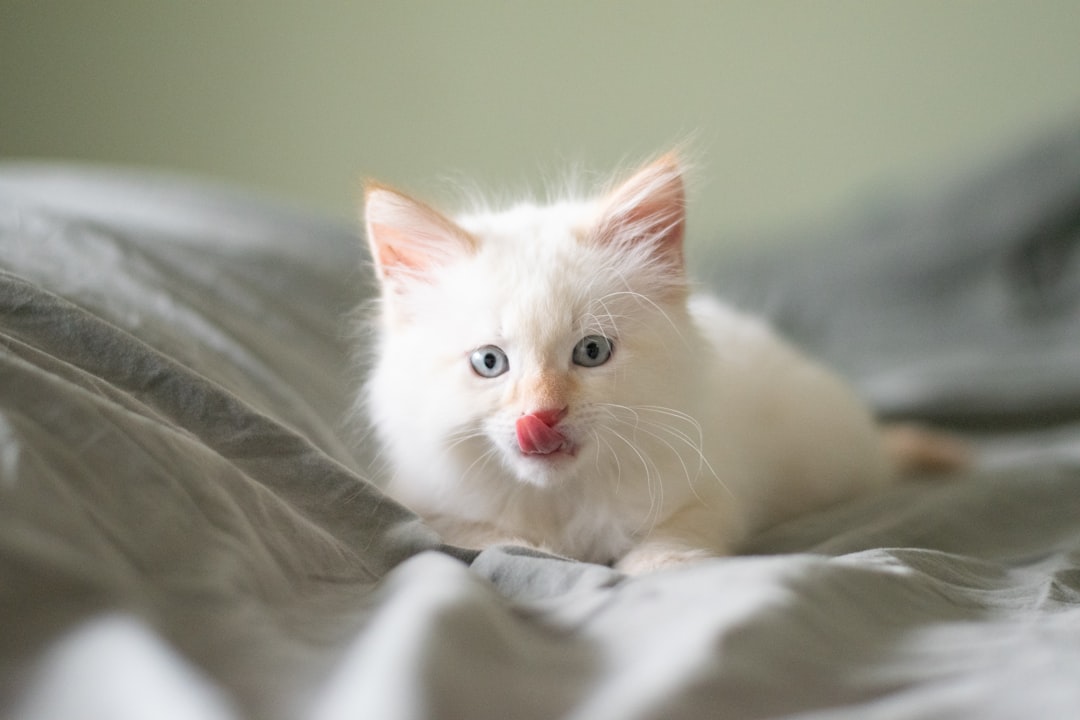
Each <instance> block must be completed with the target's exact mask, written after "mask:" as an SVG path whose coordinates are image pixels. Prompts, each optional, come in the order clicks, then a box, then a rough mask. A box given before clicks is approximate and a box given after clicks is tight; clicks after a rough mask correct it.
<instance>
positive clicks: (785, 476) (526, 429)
mask: <svg viewBox="0 0 1080 720" xmlns="http://www.w3.org/2000/svg"><path fill="white" fill-rule="evenodd" d="M683 212H684V210H683V189H682V181H681V175H680V171H679V167H678V164H677V162H676V161H675V159H674V158H672V157H665V158H662V159H661V160H659V161H657V162H656V163H653V164H652V165H649V166H647V167H646V168H644V169H643V170H641V171H640V172H638V173H637V174H636V175H634V176H633V177H632V178H630V179H629V180H628V181H626V182H625V183H624V184H623V185H621V186H619V187H618V188H616V189H615V190H613V191H612V192H610V193H608V194H607V195H605V196H603V197H601V198H599V199H597V200H590V201H575V202H564V203H559V204H555V205H549V206H535V205H521V206H518V207H516V208H513V209H511V210H509V211H505V212H500V213H484V214H477V215H473V216H464V217H459V218H457V219H456V220H454V221H451V220H448V219H447V218H445V217H443V216H441V215H439V214H438V213H436V212H435V211H434V210H431V209H430V208H428V207H427V206H425V205H422V204H420V203H417V202H416V201H414V200H411V199H409V198H407V197H405V196H403V195H401V194H400V193H396V192H394V191H392V190H388V189H386V188H382V187H378V186H374V187H371V188H369V190H368V195H367V210H366V215H367V230H368V237H369V241H370V243H371V245H372V250H373V255H374V257H375V260H376V267H377V269H378V272H379V276H380V278H381V281H382V283H383V297H382V301H381V307H380V312H381V317H380V324H379V342H378V348H377V359H376V363H375V366H374V369H373V372H372V375H371V377H370V379H369V381H368V383H367V386H366V395H365V401H366V406H367V411H368V414H369V417H370V420H371V423H372V426H373V428H374V430H375V431H376V433H377V435H378V438H379V440H380V441H381V443H382V446H383V450H384V452H385V453H386V456H387V458H388V459H389V461H390V465H391V468H392V477H391V478H390V482H389V485H388V490H389V492H390V493H391V494H392V495H393V496H394V497H396V498H398V499H399V500H401V501H402V502H404V503H405V504H407V505H409V506H410V507H412V508H413V509H415V510H416V511H418V512H419V513H421V514H422V515H424V516H425V517H426V518H427V519H428V520H429V522H430V523H431V524H432V525H433V526H434V527H435V528H436V529H438V530H439V531H440V532H442V533H443V534H444V537H445V538H446V539H447V540H448V541H449V542H452V543H457V544H461V545H466V546H473V547H482V546H486V545H490V544H493V543H498V542H523V543H527V544H531V545H534V546H538V547H543V548H546V549H550V550H552V551H554V552H557V553H561V554H564V555H567V556H570V557H575V558H579V559H583V560H589V561H594V562H601V563H608V562H617V563H618V564H619V566H620V567H622V568H624V569H627V570H629V571H642V570H648V569H652V568H654V567H659V566H663V565H668V564H672V563H677V562H684V561H687V560H692V559H696V558H700V557H708V556H713V555H723V554H727V553H729V552H731V551H732V550H733V549H735V548H736V547H737V546H738V544H739V543H740V542H741V541H742V539H743V538H744V537H745V536H746V534H747V533H748V532H750V531H752V530H754V529H757V528H760V527H763V526H765V525H768V524H771V523H774V522H776V521H778V520H781V519H784V518H787V517H790V516H792V515H795V514H797V513H800V512H806V511H808V510H811V509H814V508H818V507H821V506H823V505H826V504H828V503H831V502H835V501H837V500H840V499H843V498H846V497H850V496H852V495H855V494H857V493H860V492H865V491H868V490H871V489H875V488H879V487H881V486H883V485H884V484H886V483H887V482H888V481H889V480H890V478H891V477H892V476H893V475H894V473H893V470H892V466H891V463H890V461H889V459H888V458H887V456H886V453H885V450H884V446H883V443H882V440H881V434H880V432H879V429H878V427H877V425H876V423H875V422H874V420H873V418H872V417H871V415H870V413H869V412H868V411H867V410H866V409H865V408H864V407H863V405H862V404H861V403H860V402H859V401H858V400H857V398H856V397H855V396H854V394H853V393H852V392H851V391H850V390H849V389H848V388H847V387H846V386H845V385H844V384H843V383H841V382H840V381H838V380H837V379H835V378H834V377H833V376H831V375H830V374H829V373H827V372H826V371H824V370H823V369H822V368H820V367H819V366H817V365H816V364H814V363H813V362H811V361H810V360H808V359H806V358H805V357H803V356H802V355H801V354H799V353H798V352H796V351H795V350H794V349H792V348H791V347H789V346H787V345H786V344H785V343H783V342H782V341H780V340H779V339H778V338H777V337H775V336H774V335H773V334H772V333H771V331H770V330H769V329H768V328H767V327H766V326H764V325H763V324H762V323H760V322H759V321H757V320H755V319H753V318H751V317H748V316H745V315H742V314H740V313H738V312H736V311H734V310H732V309H730V308H728V307H726V306H724V305H722V304H720V303H719V302H717V301H715V300H712V299H710V298H708V297H704V296H693V297H691V296H690V294H689V292H688V289H687V283H686V280H685V275H684V270H683V261H682V239H683V238H682V235H683V223H684V214H683ZM590 338H591V339H592V340H590ZM606 339H610V340H611V341H612V343H611V345H612V346H613V348H614V349H613V350H612V351H611V353H610V358H608V357H607V351H606V348H607V347H609V346H608V345H607V344H606ZM478 348H479V349H480V350H477V349H478ZM478 358H479V360H478ZM504 361H505V363H504ZM597 361H599V362H597ZM478 363H479V364H478ZM581 363H584V364H581ZM594 363H596V364H595V365H594ZM495 373H497V374H495ZM486 375H491V376H490V377H489V376H486Z"/></svg>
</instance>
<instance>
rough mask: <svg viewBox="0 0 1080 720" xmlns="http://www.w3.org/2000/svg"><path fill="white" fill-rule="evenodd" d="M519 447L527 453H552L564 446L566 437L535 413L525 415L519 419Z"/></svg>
mask: <svg viewBox="0 0 1080 720" xmlns="http://www.w3.org/2000/svg"><path fill="white" fill-rule="evenodd" d="M517 439H518V447H520V448H521V452H523V453H525V454H526V455H550V454H551V453H553V452H555V451H556V450H558V449H559V448H560V447H562V445H563V443H564V442H566V438H565V437H563V435H562V433H560V432H559V431H558V430H556V429H554V428H552V427H548V425H547V423H545V422H544V421H543V420H541V419H540V418H538V417H537V416H535V415H523V416H521V417H519V418H518V421H517Z"/></svg>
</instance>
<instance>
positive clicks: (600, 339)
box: [571, 335, 615, 367]
mask: <svg viewBox="0 0 1080 720" xmlns="http://www.w3.org/2000/svg"><path fill="white" fill-rule="evenodd" d="M614 349H615V345H614V344H613V343H612V341H611V340H610V339H609V338H606V337H604V336H603V335H586V336H585V337H583V338H581V340H579V341H578V344H577V345H575V346H574V354H573V355H572V356H571V359H572V360H573V361H574V364H575V365H580V366H582V367H596V366H598V365H603V364H604V363H606V362H607V361H608V360H610V359H611V353H612V351H613V350H614Z"/></svg>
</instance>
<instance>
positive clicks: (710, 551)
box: [615, 506, 742, 575]
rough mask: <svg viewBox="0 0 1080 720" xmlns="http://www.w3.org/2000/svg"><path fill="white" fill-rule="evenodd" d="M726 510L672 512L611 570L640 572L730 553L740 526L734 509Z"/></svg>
mask: <svg viewBox="0 0 1080 720" xmlns="http://www.w3.org/2000/svg"><path fill="white" fill-rule="evenodd" d="M726 509H727V510H728V512H726V513H723V514H722V513H720V512H717V510H716V509H715V508H706V507H702V506H690V507H686V508H683V509H682V510H679V511H677V512H675V513H674V514H672V515H671V516H670V517H668V518H667V519H666V520H664V521H663V522H662V523H660V524H659V525H657V526H656V527H655V528H654V529H653V531H652V532H651V533H649V535H648V537H646V538H644V539H643V540H642V541H641V542H640V543H638V544H637V545H635V546H634V547H633V548H631V549H630V551H629V552H628V553H626V555H624V556H623V557H622V558H621V559H619V560H618V561H617V562H616V563H615V569H616V570H619V571H621V572H624V573H626V574H628V575H641V574H643V573H647V572H652V571H653V570H659V569H661V568H666V567H675V566H677V565H686V564H688V563H694V562H700V561H702V560H708V559H710V558H717V557H725V556H728V555H732V554H733V553H732V551H731V549H730V540H731V538H735V537H737V536H738V535H739V533H741V532H742V528H741V527H740V525H739V524H738V523H737V522H735V517H734V516H735V513H734V512H733V511H734V508H731V507H728V508H726Z"/></svg>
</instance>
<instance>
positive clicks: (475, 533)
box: [424, 515, 554, 553]
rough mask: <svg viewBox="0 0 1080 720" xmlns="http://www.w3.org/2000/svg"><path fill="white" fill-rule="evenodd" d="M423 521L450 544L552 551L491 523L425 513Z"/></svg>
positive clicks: (474, 547)
mask: <svg viewBox="0 0 1080 720" xmlns="http://www.w3.org/2000/svg"><path fill="white" fill-rule="evenodd" d="M424 521H425V522H426V523H427V524H428V525H429V526H430V527H431V528H432V529H433V530H435V532H437V533H439V535H441V536H442V539H443V540H445V541H446V542H447V543H449V544H450V545H457V546H459V547H464V548H472V549H476V550H482V549H484V548H486V547H491V546H492V545H520V546H522V547H527V548H532V549H534V550H540V551H541V552H546V553H554V551H553V550H551V548H548V547H546V546H545V545H543V544H542V543H536V542H533V541H531V540H529V539H527V538H524V537H522V536H520V535H517V534H514V533H510V532H507V531H506V530H503V529H502V528H500V527H498V526H496V525H492V524H491V523H485V522H476V521H470V520H462V519H460V518H456V517H453V516H451V515H425V516H424Z"/></svg>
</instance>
